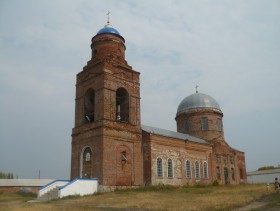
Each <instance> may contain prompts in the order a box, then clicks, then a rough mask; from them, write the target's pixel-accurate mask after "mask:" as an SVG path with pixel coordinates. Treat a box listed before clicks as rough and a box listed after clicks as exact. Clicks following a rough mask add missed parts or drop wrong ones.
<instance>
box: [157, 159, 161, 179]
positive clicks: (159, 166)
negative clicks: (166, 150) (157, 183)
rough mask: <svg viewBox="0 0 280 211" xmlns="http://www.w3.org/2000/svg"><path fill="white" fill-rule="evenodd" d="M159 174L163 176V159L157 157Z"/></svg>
mask: <svg viewBox="0 0 280 211" xmlns="http://www.w3.org/2000/svg"><path fill="white" fill-rule="evenodd" d="M157 176H158V177H162V159H161V158H158V159H157Z"/></svg>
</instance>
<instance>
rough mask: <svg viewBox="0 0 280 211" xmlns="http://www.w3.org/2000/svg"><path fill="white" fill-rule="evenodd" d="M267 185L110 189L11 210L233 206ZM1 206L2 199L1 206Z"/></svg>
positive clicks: (261, 192)
mask: <svg viewBox="0 0 280 211" xmlns="http://www.w3.org/2000/svg"><path fill="white" fill-rule="evenodd" d="M265 191H266V189H265V185H238V186H217V187H214V186H198V187H191V186H184V187H172V186H163V185H162V186H150V187H143V188H139V189H130V190H117V191H115V192H110V193H102V194H97V195H91V196H85V197H76V198H68V199H62V200H55V201H51V202H47V203H36V204H35V203H21V204H16V205H15V206H13V205H12V206H10V207H9V210H20V211H22V210H40V211H42V210H102V211H104V210H108V211H117V210H168V211H169V210H170V211H171V210H176V211H177V210H178V211H180V210H184V211H185V210H194V211H195V210H201V211H203V210H213V211H215V210H232V209H234V208H237V207H240V206H244V205H246V204H248V203H249V202H251V201H254V200H256V199H259V198H261V197H263V196H264V195H265V194H266V192H265ZM1 208H2V205H1V202H0V210H1Z"/></svg>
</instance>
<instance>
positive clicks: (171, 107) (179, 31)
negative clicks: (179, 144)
mask: <svg viewBox="0 0 280 211" xmlns="http://www.w3.org/2000/svg"><path fill="white" fill-rule="evenodd" d="M0 4H1V5H0V51H1V52H0V63H1V68H0V73H1V78H0V96H1V99H3V100H1V101H0V106H1V110H0V115H1V121H0V124H1V125H0V126H1V127H0V144H1V146H5V149H4V148H3V147H0V160H2V161H3V160H7V159H5V158H6V157H7V156H10V155H9V154H8V152H11V151H13V150H14V148H15V147H14V146H18V147H17V149H15V151H14V152H15V154H16V155H15V158H16V159H17V161H18V162H20V161H21V159H20V158H24V161H22V162H23V164H22V167H19V165H17V164H15V163H13V162H10V161H9V162H8V161H6V162H5V163H3V162H1V166H0V167H1V168H3V169H4V170H5V169H8V168H11V169H12V170H11V171H14V172H15V173H17V172H16V171H18V174H19V175H20V176H21V175H24V176H25V177H29V176H30V175H34V174H35V175H36V174H37V171H38V168H41V166H44V168H46V170H43V169H41V170H42V171H43V172H45V176H46V177H51V178H54V177H60V178H67V177H69V171H70V170H69V165H70V147H71V128H72V127H73V125H74V98H75V75H76V74H77V73H78V72H80V71H81V70H82V68H83V66H84V65H85V64H86V62H87V61H88V60H89V59H90V55H91V49H90V44H91V38H92V37H93V36H94V35H95V33H96V32H97V31H98V30H99V29H100V28H102V27H103V25H104V24H105V23H106V21H107V19H106V18H107V17H106V12H107V11H108V10H110V11H111V16H110V21H111V23H112V25H113V26H114V27H115V28H117V29H118V30H119V31H120V33H121V34H122V36H123V37H124V38H125V40H126V47H127V50H126V59H127V61H128V63H129V64H130V65H132V66H133V68H134V69H135V70H136V71H139V72H140V73H141V115H142V123H143V124H146V125H151V126H157V127H161V128H165V129H171V130H176V124H175V123H176V122H175V120H174V118H175V115H176V111H177V106H178V105H179V103H180V102H181V100H183V98H185V97H186V96H188V95H190V94H192V93H194V91H195V88H194V87H195V85H196V84H198V85H199V89H198V90H199V92H202V93H206V94H209V95H211V96H213V97H214V98H215V99H216V100H217V101H218V102H219V104H220V106H221V108H222V110H223V112H224V125H225V130H226V131H225V132H226V133H225V134H226V137H227V138H228V140H229V143H230V144H232V145H233V146H236V148H238V149H239V148H240V150H244V151H245V152H246V153H247V155H248V166H249V169H253V168H255V167H256V166H257V165H258V163H253V159H252V156H256V154H254V153H253V152H252V151H255V150H256V149H257V147H260V148H262V149H264V148H265V144H264V142H263V139H264V138H265V137H264V136H263V133H264V132H262V131H269V134H268V133H266V136H267V138H265V139H267V140H269V141H268V142H269V146H273V144H275V143H276V141H277V137H278V135H277V134H276V133H275V132H273V131H272V130H269V128H270V127H271V125H272V126H273V128H274V129H275V131H277V128H276V126H275V125H277V120H278V119H279V118H280V116H279V113H277V112H275V111H277V109H278V108H279V107H280V97H279V95H277V90H278V83H279V79H280V72H279V66H280V64H279V63H280V60H279V55H280V40H279V37H280V24H279V21H278V20H279V16H280V14H279V11H280V4H279V2H278V1H269V2H264V1H226V2H225V1H204V2H203V3H202V2H201V1H172V0H168V1H159V0H158V1H114V0H105V1H102V2H99V1H98V2H97V1H66V0H61V1H59V2H57V1H28V2H20V1H12V2H10V1H2V2H1V3H0ZM15 4H16V6H15ZM260 114H262V115H260ZM264 114H267V115H264ZM257 122H266V123H267V124H257ZM15 128H16V130H15ZM268 142H266V143H268ZM254 143H258V146H254ZM252 145H253V146H254V150H252ZM54 146H55V147H54ZM31 148H32V149H34V150H31ZM21 149H23V150H21ZM26 152H28V155H27V154H26ZM49 152H53V153H52V155H53V156H51V157H50V155H49ZM264 154H265V153H264ZM269 154H270V156H269V158H268V159H266V160H265V161H262V162H268V163H267V164H270V165H273V164H274V163H269V162H274V161H275V162H279V161H277V159H278V157H277V156H278V152H277V151H273V150H272V151H271V152H269ZM38 157H40V158H41V159H39V160H38V159H37V158H38ZM263 157H265V156H263ZM34 159H37V161H36V162H35V161H34ZM48 159H50V160H49V161H48ZM56 159H58V161H57V162H56ZM48 162H51V163H57V165H54V166H52V165H48ZM259 163H261V162H259ZM29 164H30V165H31V166H29ZM32 165H33V166H32ZM23 166H24V168H23ZM47 166H48V167H47ZM61 166H63V167H61ZM25 169H29V172H31V173H28V172H26V171H25ZM34 172H35V173H34Z"/></svg>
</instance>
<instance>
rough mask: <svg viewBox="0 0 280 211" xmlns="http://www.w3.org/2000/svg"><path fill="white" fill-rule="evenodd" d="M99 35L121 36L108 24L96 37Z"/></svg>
mask: <svg viewBox="0 0 280 211" xmlns="http://www.w3.org/2000/svg"><path fill="white" fill-rule="evenodd" d="M98 34H115V35H118V36H121V34H120V33H119V32H118V30H117V29H115V28H113V27H112V26H111V25H109V24H107V25H105V26H104V27H103V28H102V29H100V30H99V31H98V32H97V34H96V35H98Z"/></svg>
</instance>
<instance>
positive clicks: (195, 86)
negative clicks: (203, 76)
mask: <svg viewBox="0 0 280 211" xmlns="http://www.w3.org/2000/svg"><path fill="white" fill-rule="evenodd" d="M197 88H198V85H196V86H195V93H198V91H197Z"/></svg>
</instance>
